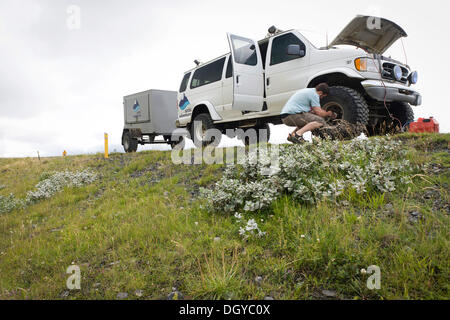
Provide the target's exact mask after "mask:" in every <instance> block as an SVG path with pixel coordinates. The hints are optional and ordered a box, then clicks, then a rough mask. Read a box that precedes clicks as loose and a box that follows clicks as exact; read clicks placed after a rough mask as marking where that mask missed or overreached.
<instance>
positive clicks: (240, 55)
mask: <svg viewBox="0 0 450 320" xmlns="http://www.w3.org/2000/svg"><path fill="white" fill-rule="evenodd" d="M231 43H232V44H233V54H234V61H235V62H236V63H239V64H246V65H249V66H256V64H257V63H258V58H257V56H256V47H255V45H254V44H253V42H252V41H250V40H247V39H245V38H240V37H237V36H231Z"/></svg>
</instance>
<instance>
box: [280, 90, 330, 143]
mask: <svg viewBox="0 0 450 320" xmlns="http://www.w3.org/2000/svg"><path fill="white" fill-rule="evenodd" d="M329 92H330V90H329V88H328V85H327V84H326V83H320V84H318V85H317V86H316V87H315V88H305V89H301V90H298V91H297V92H296V93H294V94H293V95H292V97H291V98H290V99H289V100H288V102H286V105H285V106H284V107H283V110H281V115H280V116H281V119H282V121H283V123H284V124H285V125H287V126H289V127H295V130H294V131H293V132H292V133H291V134H289V136H288V138H287V139H288V141H291V142H293V143H303V142H305V139H303V134H304V133H305V132H308V131H311V130H314V129H317V128H320V127H322V126H324V125H326V122H325V119H324V118H326V117H331V118H333V119H335V118H336V114H335V113H334V112H331V111H325V110H323V109H322V108H321V107H320V98H322V97H325V96H326V95H328V94H329Z"/></svg>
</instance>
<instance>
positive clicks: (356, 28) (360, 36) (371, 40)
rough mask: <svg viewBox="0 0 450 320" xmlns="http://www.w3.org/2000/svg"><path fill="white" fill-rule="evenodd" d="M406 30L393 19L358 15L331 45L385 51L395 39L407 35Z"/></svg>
mask: <svg viewBox="0 0 450 320" xmlns="http://www.w3.org/2000/svg"><path fill="white" fill-rule="evenodd" d="M407 36H408V35H407V34H406V32H405V31H404V30H403V29H402V28H401V27H399V26H398V25H397V24H395V23H394V22H392V21H389V20H387V19H384V18H377V17H371V16H356V17H355V18H354V19H353V20H352V21H351V22H350V23H349V24H348V25H347V26H346V27H345V28H344V30H342V31H341V33H340V34H339V35H338V36H337V37H336V39H334V40H333V41H332V42H331V43H330V45H329V47H332V46H335V45H341V44H346V45H352V46H356V47H359V48H361V49H364V50H366V51H367V52H369V53H378V54H382V53H384V52H385V51H386V50H387V49H388V48H389V47H390V46H391V45H392V44H393V43H394V42H395V41H397V40H398V39H400V38H402V37H407Z"/></svg>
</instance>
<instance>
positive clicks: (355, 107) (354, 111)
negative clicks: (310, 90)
mask: <svg viewBox="0 0 450 320" xmlns="http://www.w3.org/2000/svg"><path fill="white" fill-rule="evenodd" d="M321 104H322V108H323V109H325V110H327V111H333V112H334V113H336V114H337V118H338V119H343V120H345V121H348V122H350V123H352V124H362V125H367V123H368V121H369V106H368V105H367V102H366V99H364V97H363V96H362V95H361V94H360V93H359V92H358V91H356V90H355V89H352V88H348V87H343V86H334V87H330V93H329V94H328V95H327V96H325V97H324V98H323V99H322V100H321Z"/></svg>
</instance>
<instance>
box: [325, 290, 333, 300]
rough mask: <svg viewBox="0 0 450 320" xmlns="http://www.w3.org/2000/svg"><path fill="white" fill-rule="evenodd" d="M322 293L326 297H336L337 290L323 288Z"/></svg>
mask: <svg viewBox="0 0 450 320" xmlns="http://www.w3.org/2000/svg"><path fill="white" fill-rule="evenodd" d="M322 294H323V295H324V296H325V297H328V298H334V297H336V292H335V291H331V290H322Z"/></svg>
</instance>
